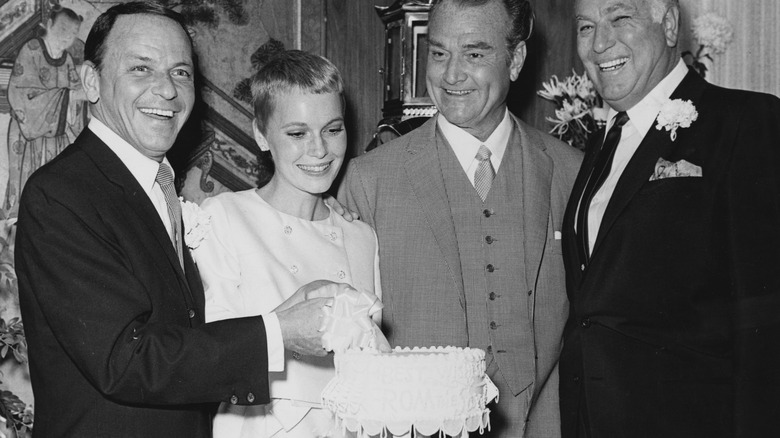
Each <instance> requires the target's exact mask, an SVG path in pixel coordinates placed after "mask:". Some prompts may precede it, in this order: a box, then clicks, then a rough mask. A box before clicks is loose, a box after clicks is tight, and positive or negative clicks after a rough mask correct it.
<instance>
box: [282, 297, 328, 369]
mask: <svg viewBox="0 0 780 438" xmlns="http://www.w3.org/2000/svg"><path fill="white" fill-rule="evenodd" d="M329 300H330V299H328V298H313V299H311V300H306V301H303V302H300V303H298V304H296V305H294V306H292V307H290V308H288V309H286V310H282V311H280V312H276V316H277V317H278V318H279V327H280V328H281V329H282V340H283V341H284V348H285V350H290V351H293V352H296V353H299V354H302V355H306V356H325V355H326V354H328V352H327V351H326V350H325V349H324V348H323V347H322V332H320V328H321V327H322V321H323V320H324V318H325V316H324V313H323V311H322V308H323V307H325V306H326V305H328V303H329Z"/></svg>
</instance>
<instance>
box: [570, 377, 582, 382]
mask: <svg viewBox="0 0 780 438" xmlns="http://www.w3.org/2000/svg"><path fill="white" fill-rule="evenodd" d="M572 380H574V383H580V376H574V378H573V379H572Z"/></svg>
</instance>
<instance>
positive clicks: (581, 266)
mask: <svg viewBox="0 0 780 438" xmlns="http://www.w3.org/2000/svg"><path fill="white" fill-rule="evenodd" d="M584 270H585V264H584V263H583V264H581V265H580V271H584Z"/></svg>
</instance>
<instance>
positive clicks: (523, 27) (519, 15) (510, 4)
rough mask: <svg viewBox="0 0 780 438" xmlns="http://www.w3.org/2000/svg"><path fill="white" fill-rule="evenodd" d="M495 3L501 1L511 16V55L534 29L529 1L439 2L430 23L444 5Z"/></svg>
mask: <svg viewBox="0 0 780 438" xmlns="http://www.w3.org/2000/svg"><path fill="white" fill-rule="evenodd" d="M493 1H500V2H501V4H502V5H503V6H504V10H505V11H506V14H507V15H508V16H509V22H510V28H509V29H507V30H506V48H507V51H508V52H509V53H510V54H511V53H512V52H514V51H515V48H517V45H518V44H520V43H521V42H523V41H525V40H527V39H528V38H530V37H531V32H532V31H533V29H534V11H533V9H532V8H531V3H530V2H529V1H528V0H437V1H436V2H435V3H434V4H433V6H432V7H431V10H430V13H429V15H428V22H429V23H430V22H431V21H432V19H433V16H434V15H435V14H436V11H437V10H438V9H439V8H440V7H441V5H442V4H444V3H452V4H453V5H455V6H459V7H475V6H483V5H486V4H488V3H490V2H493Z"/></svg>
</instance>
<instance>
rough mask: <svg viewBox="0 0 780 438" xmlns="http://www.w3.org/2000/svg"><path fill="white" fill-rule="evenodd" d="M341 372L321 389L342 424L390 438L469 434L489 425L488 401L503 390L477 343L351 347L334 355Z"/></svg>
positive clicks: (362, 433) (360, 432) (360, 433)
mask: <svg viewBox="0 0 780 438" xmlns="http://www.w3.org/2000/svg"><path fill="white" fill-rule="evenodd" d="M334 362H335V365H336V376H335V377H334V378H333V379H332V380H331V381H330V383H328V385H327V386H326V387H325V389H324V390H323V392H322V403H323V406H325V407H327V408H328V409H330V410H331V411H332V412H333V413H334V414H335V416H336V420H337V423H338V425H339V427H340V428H341V429H342V430H344V429H346V430H349V431H350V432H354V433H357V435H358V437H361V438H363V437H367V436H369V435H371V436H376V435H379V436H381V437H386V436H388V434H390V435H392V436H402V435H405V434H410V435H411V436H414V435H415V434H422V435H433V434H435V433H437V432H439V431H441V432H443V433H445V434H447V435H452V436H462V437H467V436H468V433H469V432H474V431H476V430H479V431H480V433H482V431H484V430H485V429H487V428H489V425H490V420H489V415H488V414H489V412H490V410H489V409H487V408H486V407H485V404H486V403H488V402H489V401H490V400H492V399H493V398H494V397H496V396H497V394H498V391H497V390H496V388H495V385H493V382H491V381H490V379H489V378H488V377H487V375H486V374H485V352H484V351H482V350H479V349H475V348H458V347H431V348H418V347H415V348H412V349H410V348H408V347H407V348H398V347H396V348H395V349H394V350H393V351H392V352H390V353H380V352H378V351H376V350H371V349H364V350H361V349H349V350H346V351H344V352H340V353H336V354H335V357H334Z"/></svg>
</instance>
